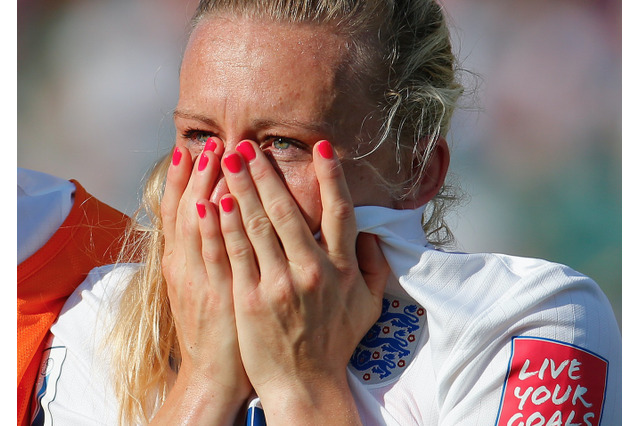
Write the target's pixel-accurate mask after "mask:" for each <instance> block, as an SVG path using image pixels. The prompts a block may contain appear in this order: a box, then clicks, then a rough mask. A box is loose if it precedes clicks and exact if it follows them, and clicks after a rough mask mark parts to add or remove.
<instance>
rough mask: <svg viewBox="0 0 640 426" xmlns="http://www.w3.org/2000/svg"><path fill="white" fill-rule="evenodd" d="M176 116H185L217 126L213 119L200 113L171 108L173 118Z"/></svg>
mask: <svg viewBox="0 0 640 426" xmlns="http://www.w3.org/2000/svg"><path fill="white" fill-rule="evenodd" d="M176 117H180V118H187V119H190V120H196V121H201V122H203V123H204V124H206V125H208V126H211V127H218V123H217V122H216V121H215V120H212V119H210V118H209V117H207V116H204V115H200V114H192V113H189V112H186V111H180V110H178V109H175V110H173V118H174V119H175V118H176Z"/></svg>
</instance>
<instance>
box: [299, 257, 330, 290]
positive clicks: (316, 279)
mask: <svg viewBox="0 0 640 426" xmlns="http://www.w3.org/2000/svg"><path fill="white" fill-rule="evenodd" d="M323 276H324V274H323V270H322V267H321V266H320V265H319V264H318V263H316V262H310V263H308V264H307V265H305V267H304V277H305V278H304V280H302V281H301V282H300V283H299V284H298V287H299V288H300V290H301V291H303V292H304V293H308V294H310V293H316V292H318V291H320V290H321V288H322V279H323Z"/></svg>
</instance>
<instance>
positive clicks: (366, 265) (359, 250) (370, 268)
mask: <svg viewBox="0 0 640 426" xmlns="http://www.w3.org/2000/svg"><path fill="white" fill-rule="evenodd" d="M356 258H357V259H358V267H359V268H360V272H361V273H362V276H363V278H364V281H365V282H366V283H367V287H368V288H369V291H370V292H371V295H372V296H374V297H375V298H376V300H382V296H383V294H384V288H385V285H386V283H387V278H388V277H389V273H390V272H391V268H389V264H388V263H387V259H385V257H384V254H383V253H382V249H381V248H380V245H379V244H378V237H377V236H376V235H374V234H366V233H363V232H361V233H360V234H358V238H357V239H356Z"/></svg>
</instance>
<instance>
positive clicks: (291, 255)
mask: <svg viewBox="0 0 640 426" xmlns="http://www.w3.org/2000/svg"><path fill="white" fill-rule="evenodd" d="M236 151H238V152H240V153H241V154H242V156H243V158H244V160H245V163H246V164H247V167H248V170H249V172H250V174H251V178H252V180H253V183H254V185H255V188H256V190H257V193H258V196H259V198H260V199H261V200H262V206H263V209H264V211H265V213H266V215H267V217H268V218H269V221H270V223H271V225H272V226H273V228H274V230H275V233H276V234H277V237H278V239H279V240H280V242H281V243H282V247H283V249H284V252H285V254H286V257H287V258H288V259H289V260H291V261H294V262H297V261H300V262H302V261H304V260H305V259H306V258H307V256H308V254H307V253H308V248H309V247H316V242H315V239H314V238H313V235H312V233H311V230H310V229H309V225H308V224H307V222H306V221H305V219H304V216H303V215H302V213H301V212H300V208H299V207H298V204H297V203H296V202H295V200H294V199H293V197H292V195H291V193H290V192H289V190H288V189H287V187H286V186H285V184H284V182H283V181H282V179H281V177H280V176H279V175H278V173H277V172H276V170H275V169H274V167H273V165H272V164H271V161H269V159H268V158H267V157H266V156H265V155H264V153H263V152H262V150H260V149H257V146H256V145H255V144H254V143H253V142H251V141H243V142H241V143H239V144H238V146H237V147H236ZM240 202H242V200H240ZM241 210H242V209H241Z"/></svg>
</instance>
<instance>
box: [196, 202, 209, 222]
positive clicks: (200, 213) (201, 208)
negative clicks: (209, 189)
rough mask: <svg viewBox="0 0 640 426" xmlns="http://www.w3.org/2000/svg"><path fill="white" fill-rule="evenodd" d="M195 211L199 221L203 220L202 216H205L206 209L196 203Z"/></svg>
mask: <svg viewBox="0 0 640 426" xmlns="http://www.w3.org/2000/svg"><path fill="white" fill-rule="evenodd" d="M196 209H198V216H200V218H201V219H204V216H205V215H206V214H207V209H205V208H204V204H202V203H196Z"/></svg>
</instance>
